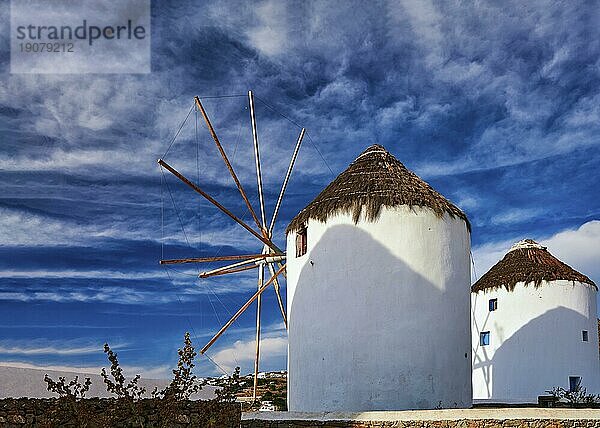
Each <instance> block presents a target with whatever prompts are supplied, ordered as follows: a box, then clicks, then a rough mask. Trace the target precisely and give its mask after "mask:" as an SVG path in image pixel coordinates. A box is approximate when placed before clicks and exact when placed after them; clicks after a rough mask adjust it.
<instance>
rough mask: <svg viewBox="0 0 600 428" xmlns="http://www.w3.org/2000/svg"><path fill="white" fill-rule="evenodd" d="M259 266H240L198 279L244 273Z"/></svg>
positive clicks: (201, 276)
mask: <svg viewBox="0 0 600 428" xmlns="http://www.w3.org/2000/svg"><path fill="white" fill-rule="evenodd" d="M259 266H260V265H250V266H240V267H237V268H231V269H227V270H222V271H219V272H214V273H211V274H210V275H199V277H200V278H210V277H211V276H219V275H227V274H230V273H237V272H244V271H246V270H250V269H256V268H257V267H259Z"/></svg>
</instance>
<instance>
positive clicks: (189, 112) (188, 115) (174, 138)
mask: <svg viewBox="0 0 600 428" xmlns="http://www.w3.org/2000/svg"><path fill="white" fill-rule="evenodd" d="M195 107H196V104H195V103H194V105H192V108H190V111H188V114H187V116H186V117H185V119H183V122H182V123H181V125H180V126H179V129H178V130H177V132H176V133H175V136H174V137H173V139H172V140H171V143H170V144H169V147H167V151H166V152H165V154H164V155H162V157H163V158H165V157H167V153H169V150H171V147H172V146H173V143H174V142H175V140H176V139H177V137H178V136H179V133H180V132H181V130H182V129H183V126H184V125H185V123H186V122H187V120H188V117H190V114H192V110H194V108H195Z"/></svg>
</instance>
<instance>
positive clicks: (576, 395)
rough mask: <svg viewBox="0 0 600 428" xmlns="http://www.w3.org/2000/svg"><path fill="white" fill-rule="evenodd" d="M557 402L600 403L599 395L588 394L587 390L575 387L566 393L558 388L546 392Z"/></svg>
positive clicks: (578, 386)
mask: <svg viewBox="0 0 600 428" xmlns="http://www.w3.org/2000/svg"><path fill="white" fill-rule="evenodd" d="M546 392H547V393H548V394H550V395H551V396H553V397H554V398H556V399H557V400H565V401H566V402H567V403H569V404H594V403H598V402H600V395H594V394H588V393H587V389H586V388H584V387H582V386H581V385H577V387H576V388H575V390H574V391H567V390H566V389H564V388H561V387H560V386H555V387H553V388H552V389H550V390H548V391H546Z"/></svg>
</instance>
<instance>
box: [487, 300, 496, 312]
mask: <svg viewBox="0 0 600 428" xmlns="http://www.w3.org/2000/svg"><path fill="white" fill-rule="evenodd" d="M489 305H490V312H492V311H495V310H496V309H498V299H490V303H489Z"/></svg>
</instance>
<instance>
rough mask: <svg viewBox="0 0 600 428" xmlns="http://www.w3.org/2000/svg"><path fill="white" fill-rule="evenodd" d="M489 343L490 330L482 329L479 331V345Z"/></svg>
mask: <svg viewBox="0 0 600 428" xmlns="http://www.w3.org/2000/svg"><path fill="white" fill-rule="evenodd" d="M489 344H490V332H489V331H482V332H481V333H479V345H480V346H487V345H489Z"/></svg>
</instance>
